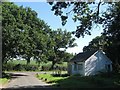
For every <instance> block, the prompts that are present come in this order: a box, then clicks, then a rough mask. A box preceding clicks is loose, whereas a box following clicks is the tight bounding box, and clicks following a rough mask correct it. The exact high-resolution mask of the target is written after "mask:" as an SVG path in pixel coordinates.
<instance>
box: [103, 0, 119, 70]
mask: <svg viewBox="0 0 120 90" xmlns="http://www.w3.org/2000/svg"><path fill="white" fill-rule="evenodd" d="M102 19H103V21H104V22H103V27H104V33H103V34H104V35H105V36H106V41H107V45H106V50H105V51H106V53H107V55H108V56H109V58H111V60H112V61H113V63H114V66H115V67H116V68H117V70H120V2H117V3H114V4H112V6H111V7H109V9H108V10H107V12H106V13H105V14H104V15H103V18H102Z"/></svg>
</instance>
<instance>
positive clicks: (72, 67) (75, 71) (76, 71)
mask: <svg viewBox="0 0 120 90" xmlns="http://www.w3.org/2000/svg"><path fill="white" fill-rule="evenodd" d="M81 65H82V67H81ZM75 67H76V69H75ZM84 70H85V64H84V62H77V63H76V66H75V63H74V62H70V63H68V74H72V75H73V74H80V75H84Z"/></svg>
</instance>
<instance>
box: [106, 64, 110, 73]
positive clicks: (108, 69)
mask: <svg viewBox="0 0 120 90" xmlns="http://www.w3.org/2000/svg"><path fill="white" fill-rule="evenodd" d="M106 69H107V71H108V72H110V64H107V65H106Z"/></svg>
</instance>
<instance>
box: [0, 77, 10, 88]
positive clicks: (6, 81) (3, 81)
mask: <svg viewBox="0 0 120 90" xmlns="http://www.w3.org/2000/svg"><path fill="white" fill-rule="evenodd" d="M8 81H9V79H7V78H0V86H3V85H5V84H6V83H8Z"/></svg>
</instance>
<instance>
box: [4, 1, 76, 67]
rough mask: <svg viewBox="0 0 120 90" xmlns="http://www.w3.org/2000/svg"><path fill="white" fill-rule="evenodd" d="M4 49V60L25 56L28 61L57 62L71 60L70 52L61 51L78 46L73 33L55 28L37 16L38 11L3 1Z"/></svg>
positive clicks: (28, 62) (5, 61)
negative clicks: (51, 27) (52, 28)
mask: <svg viewBox="0 0 120 90" xmlns="http://www.w3.org/2000/svg"><path fill="white" fill-rule="evenodd" d="M2 17H3V18H2V30H3V33H2V36H3V37H2V41H3V42H2V46H4V47H2V51H3V54H2V55H3V56H2V60H3V63H7V61H8V60H10V59H13V58H17V57H20V58H24V59H25V60H27V64H30V61H31V59H34V60H36V61H37V63H38V64H40V62H47V61H50V60H51V61H53V65H52V66H54V64H55V63H58V62H62V61H64V59H63V57H62V55H64V57H65V59H66V60H68V59H69V56H70V55H69V54H67V53H66V52H65V51H61V50H60V49H61V48H64V49H65V50H66V49H67V48H68V47H74V46H75V45H76V44H75V43H74V41H75V39H74V38H72V36H71V32H67V31H66V30H65V31H62V29H57V30H55V31H54V30H51V29H50V27H49V26H48V25H47V24H46V23H45V22H44V21H43V20H40V19H39V18H37V13H36V12H35V11H34V10H32V9H31V8H29V7H26V8H24V7H23V6H20V7H18V6H17V5H15V4H14V3H11V2H3V4H2Z"/></svg>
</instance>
